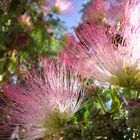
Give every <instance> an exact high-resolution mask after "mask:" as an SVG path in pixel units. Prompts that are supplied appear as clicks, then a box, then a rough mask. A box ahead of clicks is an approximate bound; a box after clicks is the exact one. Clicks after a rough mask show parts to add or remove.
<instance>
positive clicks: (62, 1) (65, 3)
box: [55, 0, 74, 14]
mask: <svg viewBox="0 0 140 140" xmlns="http://www.w3.org/2000/svg"><path fill="white" fill-rule="evenodd" d="M55 6H56V7H57V8H58V10H59V11H60V13H61V14H67V13H69V12H72V11H73V8H74V6H73V2H72V1H71V0H56V2H55Z"/></svg>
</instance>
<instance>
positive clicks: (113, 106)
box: [111, 89, 121, 112]
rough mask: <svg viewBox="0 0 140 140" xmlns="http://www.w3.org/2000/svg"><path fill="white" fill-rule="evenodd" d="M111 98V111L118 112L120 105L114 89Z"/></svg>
mask: <svg viewBox="0 0 140 140" xmlns="http://www.w3.org/2000/svg"><path fill="white" fill-rule="evenodd" d="M111 98H112V104H111V111H112V112H115V111H117V110H119V108H120V105H121V102H120V98H119V96H118V94H117V91H116V90H115V89H112V92H111Z"/></svg>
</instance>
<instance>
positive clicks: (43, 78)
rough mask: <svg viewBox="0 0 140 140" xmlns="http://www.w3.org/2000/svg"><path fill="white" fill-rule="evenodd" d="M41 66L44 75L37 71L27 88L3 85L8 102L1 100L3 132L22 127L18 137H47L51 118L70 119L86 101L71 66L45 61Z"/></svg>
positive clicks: (78, 78)
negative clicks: (57, 115) (61, 115)
mask: <svg viewBox="0 0 140 140" xmlns="http://www.w3.org/2000/svg"><path fill="white" fill-rule="evenodd" d="M42 64H43V68H42V71H40V72H37V70H35V69H34V70H33V71H32V72H31V73H30V74H29V75H28V77H27V80H26V85H24V86H15V87H14V86H11V85H7V84H6V85H4V91H5V96H6V98H4V97H2V99H3V107H1V110H2V112H3V113H4V117H5V119H3V120H5V123H4V122H3V123H2V125H1V126H0V128H1V129H4V131H5V132H6V133H8V132H10V129H11V127H12V126H13V127H14V129H16V128H15V127H19V128H18V135H19V137H20V138H22V139H25V140H35V139H37V138H41V137H44V136H45V135H46V132H47V130H46V129H49V128H45V127H44V125H45V123H46V122H47V118H48V116H49V114H51V113H53V112H56V111H58V112H61V113H67V114H68V115H69V118H70V117H72V115H73V114H74V113H75V112H77V111H78V110H79V109H80V107H81V104H82V102H83V99H84V91H83V90H82V91H81V84H82V83H81V80H80V77H79V76H78V74H77V73H73V71H72V70H71V68H70V67H69V66H66V65H65V64H62V63H61V62H60V61H57V62H54V61H49V60H46V59H43V61H42ZM16 130H17V129H16ZM13 131H14V130H13Z"/></svg>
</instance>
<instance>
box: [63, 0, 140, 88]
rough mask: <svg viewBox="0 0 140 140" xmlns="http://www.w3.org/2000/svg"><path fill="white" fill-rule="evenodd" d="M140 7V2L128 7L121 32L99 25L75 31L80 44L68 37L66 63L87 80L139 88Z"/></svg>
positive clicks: (85, 25) (83, 26) (127, 4)
mask: <svg viewBox="0 0 140 140" xmlns="http://www.w3.org/2000/svg"><path fill="white" fill-rule="evenodd" d="M139 6H140V2H138V1H135V0H134V1H131V0H129V1H127V2H126V3H125V5H124V6H123V7H122V9H121V12H122V13H121V14H120V15H121V25H120V29H119V30H118V29H117V27H116V28H114V27H111V28H110V29H111V30H110V29H109V30H108V29H107V27H106V26H105V24H100V25H97V24H96V23H95V22H93V21H87V22H84V23H83V24H81V25H79V26H78V27H77V28H76V29H75V31H76V34H77V36H78V38H79V41H78V40H76V39H75V38H74V37H72V36H68V38H67V41H68V42H67V44H68V45H67V47H66V48H65V50H64V52H63V59H64V61H65V62H66V63H68V64H69V65H71V66H72V67H73V68H75V69H77V70H79V71H80V73H81V74H83V75H85V76H86V77H90V78H94V79H96V80H98V81H100V82H103V83H110V84H111V85H118V86H122V87H129V88H139V87H140V46H139V44H140V25H139V24H140V22H139V19H140V9H139ZM135 13H136V14H135ZM133 20H135V22H133ZM112 29H113V30H112ZM110 32H111V33H110Z"/></svg>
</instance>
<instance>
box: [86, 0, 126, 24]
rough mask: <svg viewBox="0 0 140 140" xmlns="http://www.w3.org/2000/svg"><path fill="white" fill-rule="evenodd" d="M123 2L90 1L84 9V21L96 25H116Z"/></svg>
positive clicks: (123, 0)
mask: <svg viewBox="0 0 140 140" xmlns="http://www.w3.org/2000/svg"><path fill="white" fill-rule="evenodd" d="M124 2H125V0H106V1H105V0H92V1H91V2H90V3H89V4H88V5H87V6H86V7H85V9H84V18H85V20H88V19H90V20H93V21H94V22H96V23H103V22H106V23H108V24H113V25H114V24H116V22H117V21H118V20H119V19H118V17H119V13H120V9H121V6H122V5H123V4H124Z"/></svg>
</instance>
